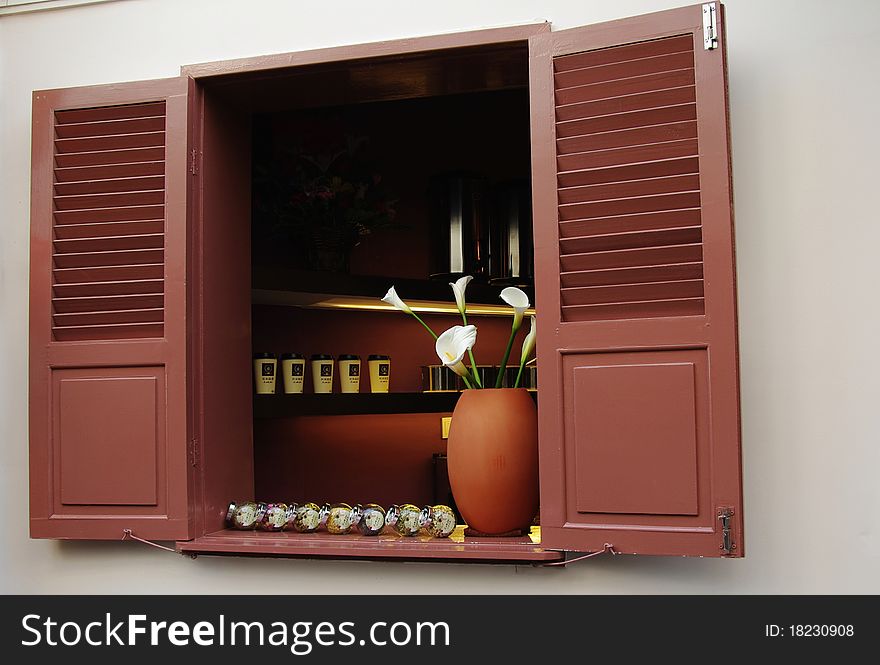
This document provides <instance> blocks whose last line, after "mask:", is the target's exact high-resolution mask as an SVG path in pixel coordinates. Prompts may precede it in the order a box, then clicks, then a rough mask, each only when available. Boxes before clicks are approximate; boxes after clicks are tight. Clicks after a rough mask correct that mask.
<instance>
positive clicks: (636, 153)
mask: <svg viewBox="0 0 880 665" xmlns="http://www.w3.org/2000/svg"><path fill="white" fill-rule="evenodd" d="M697 155H698V152H697V141H696V140H695V139H685V140H683V141H661V142H659V143H654V144H650V145H640V146H633V147H627V148H616V149H612V150H596V151H593V152H579V153H574V154H571V155H562V154H560V155H557V157H556V164H557V167H558V170H559V171H561V172H565V171H577V170H581V169H594V168H601V167H612V166H613V167H616V166H625V165H629V164H641V163H644V162H650V161H654V160H665V159H674V158H677V157H696V156H697Z"/></svg>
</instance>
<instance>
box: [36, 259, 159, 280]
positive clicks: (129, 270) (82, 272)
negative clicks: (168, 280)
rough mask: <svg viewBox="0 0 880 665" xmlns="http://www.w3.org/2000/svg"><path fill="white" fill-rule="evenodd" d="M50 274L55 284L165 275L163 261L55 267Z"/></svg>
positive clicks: (156, 277) (150, 277)
mask: <svg viewBox="0 0 880 665" xmlns="http://www.w3.org/2000/svg"><path fill="white" fill-rule="evenodd" d="M52 276H53V278H54V283H55V284H79V283H85V282H108V281H126V280H133V279H162V278H163V277H164V276H165V265H164V264H163V263H142V264H128V265H113V266H87V267H82V268H56V269H55V270H53V271H52Z"/></svg>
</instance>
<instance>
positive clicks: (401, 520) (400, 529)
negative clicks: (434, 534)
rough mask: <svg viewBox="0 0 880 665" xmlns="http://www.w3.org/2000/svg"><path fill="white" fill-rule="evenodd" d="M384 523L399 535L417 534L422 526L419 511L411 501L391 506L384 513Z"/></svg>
mask: <svg viewBox="0 0 880 665" xmlns="http://www.w3.org/2000/svg"><path fill="white" fill-rule="evenodd" d="M385 524H387V525H388V526H390V527H391V528H392V529H394V531H396V532H397V533H399V534H400V535H401V536H415V535H418V533H419V530H420V529H421V528H422V521H421V511H420V510H419V509H418V506H414V505H412V504H411V503H403V504H401V505H399V506H397V505H394V506H391V507H390V508H389V509H388V512H387V513H386V514H385Z"/></svg>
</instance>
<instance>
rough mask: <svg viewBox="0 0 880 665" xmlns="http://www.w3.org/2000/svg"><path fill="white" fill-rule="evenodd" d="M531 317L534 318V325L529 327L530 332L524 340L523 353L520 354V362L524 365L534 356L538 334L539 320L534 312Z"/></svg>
mask: <svg viewBox="0 0 880 665" xmlns="http://www.w3.org/2000/svg"><path fill="white" fill-rule="evenodd" d="M530 318H531V319H532V327H531V328H529V334H528V335H526V338H525V339H524V340H523V345H522V355H521V356H520V362H521V363H522V364H523V365H525V364H526V362H527V361H528V359H529V358H531V357H532V351H534V350H535V338H536V337H537V335H538V322H537V320H536V319H535V315H534V314H533V315H532V316H531V317H530Z"/></svg>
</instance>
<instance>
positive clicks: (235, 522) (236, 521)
mask: <svg viewBox="0 0 880 665" xmlns="http://www.w3.org/2000/svg"><path fill="white" fill-rule="evenodd" d="M265 512H266V505H265V504H263V503H257V502H255V501H247V502H245V503H236V502H235V501H233V502H232V503H230V504H229V507H228V508H227V509H226V523H227V524H228V525H229V526H231V527H232V528H233V529H238V530H239V531H250V530H251V529H253V528H254V527H255V526H256V525H257V523H258V522H259V521H260V520H262V519H263V513H265Z"/></svg>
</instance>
